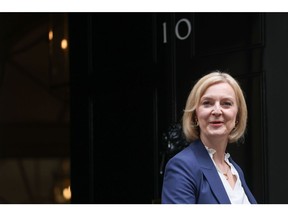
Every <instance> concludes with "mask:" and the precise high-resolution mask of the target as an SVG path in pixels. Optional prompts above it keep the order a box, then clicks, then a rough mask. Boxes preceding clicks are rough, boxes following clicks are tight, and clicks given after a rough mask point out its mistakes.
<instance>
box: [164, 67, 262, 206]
mask: <svg viewBox="0 0 288 216" xmlns="http://www.w3.org/2000/svg"><path fill="white" fill-rule="evenodd" d="M182 120H183V122H182V126H183V132H184V134H185V137H186V139H187V140H188V141H189V142H191V144H190V145H189V146H188V147H186V148H185V149H183V150H182V151H181V152H179V153H178V154H176V155H175V156H174V157H173V158H171V159H170V160H169V161H168V163H167V165H166V168H165V173H164V181H163V189H162V203H181V204H184V203H186V204H188V203H191V204H192V203H194V204H209V203H210V204H217V203H218V204H230V203H231V204H250V203H251V204H256V203H257V202H256V200H255V198H254V196H253V195H252V193H251V192H250V190H249V188H248V186H247V184H246V182H245V179H244V174H243V172H242V170H241V168H240V167H239V166H238V165H237V164H236V163H235V162H234V161H233V160H232V159H231V157H230V155H229V153H226V147H227V145H228V144H229V143H233V142H236V141H237V140H238V139H240V138H241V137H242V136H243V134H244V132H245V128H246V122H247V107H246V102H245V98H244V96H243V92H242V90H241V88H240V86H239V84H238V83H237V81H236V80H235V79H234V78H233V77H231V76H230V75H229V74H227V73H222V72H219V71H216V72H212V73H210V74H208V75H205V76H204V77H202V78H201V79H200V80H199V81H198V82H197V83H196V85H195V86H194V87H193V89H192V91H191V92H190V95H189V97H188V99H187V102H186V107H185V110H184V114H183V119H182Z"/></svg>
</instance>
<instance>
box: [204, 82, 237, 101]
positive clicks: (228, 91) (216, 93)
mask: <svg viewBox="0 0 288 216" xmlns="http://www.w3.org/2000/svg"><path fill="white" fill-rule="evenodd" d="M203 97H221V98H231V99H236V94H235V92H234V89H233V88H232V87H231V86H230V85H229V84H228V83H226V82H221V83H215V84H213V85H211V86H209V87H208V88H207V89H206V91H205V92H204V94H203V95H202V98H203Z"/></svg>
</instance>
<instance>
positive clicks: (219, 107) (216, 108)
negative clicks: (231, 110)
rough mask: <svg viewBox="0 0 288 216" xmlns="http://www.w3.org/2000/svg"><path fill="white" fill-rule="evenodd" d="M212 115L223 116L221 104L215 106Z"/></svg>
mask: <svg viewBox="0 0 288 216" xmlns="http://www.w3.org/2000/svg"><path fill="white" fill-rule="evenodd" d="M212 114H213V115H221V114H222V110H221V106H220V105H219V104H215V105H214V107H213V110H212Z"/></svg>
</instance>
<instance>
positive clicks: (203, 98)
mask: <svg viewBox="0 0 288 216" xmlns="http://www.w3.org/2000/svg"><path fill="white" fill-rule="evenodd" d="M213 98H214V97H213V96H209V95H208V96H202V97H201V98H200V100H205V99H213ZM223 99H224V100H227V99H229V100H236V98H234V97H230V96H225V97H223V98H221V100H223Z"/></svg>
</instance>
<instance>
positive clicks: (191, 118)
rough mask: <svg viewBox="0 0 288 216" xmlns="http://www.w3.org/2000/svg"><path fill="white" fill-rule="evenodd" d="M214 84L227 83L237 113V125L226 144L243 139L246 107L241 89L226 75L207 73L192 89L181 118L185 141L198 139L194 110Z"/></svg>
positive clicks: (218, 72) (198, 131)
mask: <svg viewBox="0 0 288 216" xmlns="http://www.w3.org/2000/svg"><path fill="white" fill-rule="evenodd" d="M216 83H228V84H229V85H230V86H231V87H232V88H233V90H234V92H235V95H236V102H237V106H238V113H237V117H236V122H237V125H236V126H235V129H233V130H232V131H231V133H230V134H229V137H228V142H229V143H233V142H236V141H238V140H239V139H240V138H241V137H244V133H245V130H246V124H247V106H246V102H245V98H244V95H243V92H242V89H241V87H240V85H239V84H238V82H237V81H236V80H235V79H234V78H233V77H232V76H231V75H229V74H228V73H224V72H221V71H215V72H212V73H209V74H207V75H205V76H203V77H202V78H200V79H199V80H198V82H197V83H196V84H195V85H194V87H193V88H192V90H191V92H190V94H189V96H188V98H187V101H186V106H185V109H184V113H183V117H182V127H183V132H184V135H185V137H186V139H187V141H194V140H196V139H199V137H200V129H199V126H198V125H197V122H196V117H197V116H196V108H197V107H198V106H199V103H200V99H201V97H202V96H203V94H204V93H205V91H206V90H207V88H208V87H210V86H211V85H214V84H216Z"/></svg>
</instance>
